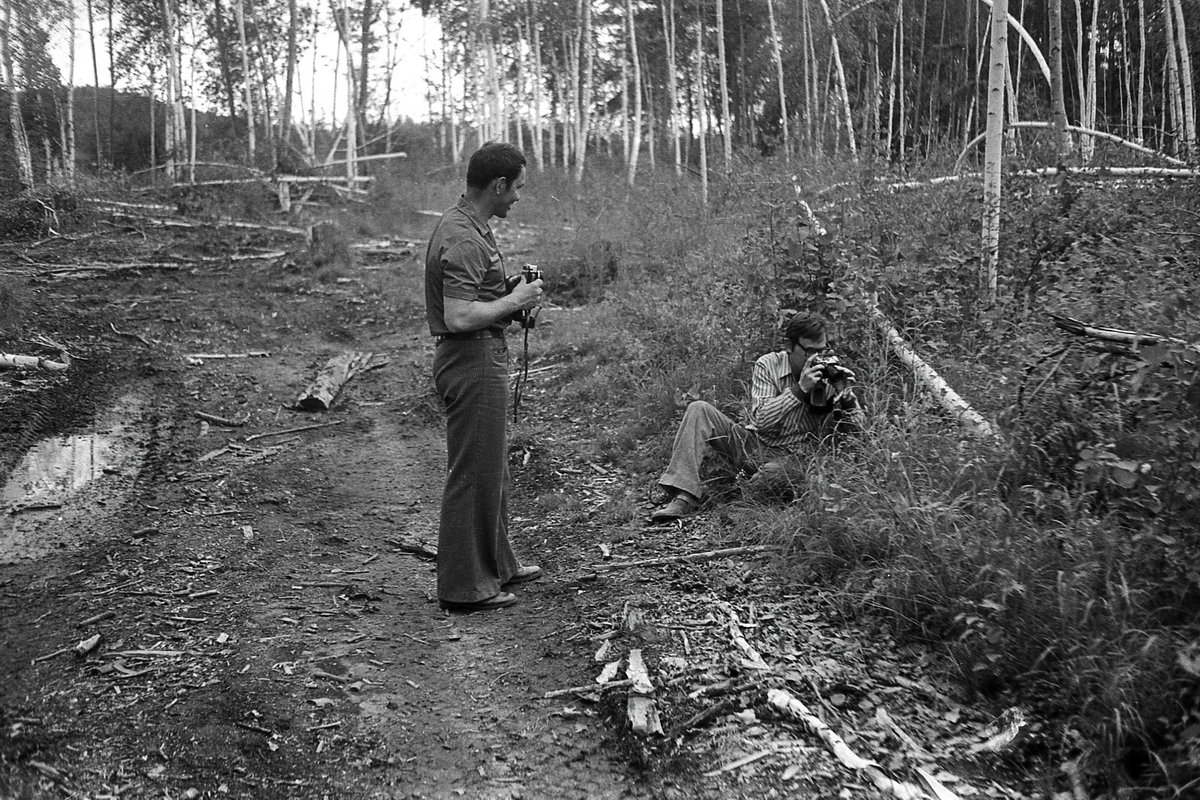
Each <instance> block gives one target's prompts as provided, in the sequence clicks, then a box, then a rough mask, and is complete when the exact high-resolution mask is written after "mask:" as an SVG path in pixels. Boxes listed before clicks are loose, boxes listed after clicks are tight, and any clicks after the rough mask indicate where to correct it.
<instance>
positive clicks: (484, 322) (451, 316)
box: [445, 295, 520, 333]
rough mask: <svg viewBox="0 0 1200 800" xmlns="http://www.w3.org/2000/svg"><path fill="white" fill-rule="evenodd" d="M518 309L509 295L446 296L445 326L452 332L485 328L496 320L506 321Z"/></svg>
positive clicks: (465, 331)
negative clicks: (461, 298)
mask: <svg viewBox="0 0 1200 800" xmlns="http://www.w3.org/2000/svg"><path fill="white" fill-rule="evenodd" d="M518 310H520V309H519V308H518V306H517V305H516V303H514V302H513V300H512V299H511V295H507V296H505V297H501V298H498V299H496V300H487V301H485V300H459V299H458V298H455V297H447V298H446V313H445V320H446V327H447V328H449V329H450V330H451V332H453V333H467V332H468V331H477V330H480V329H482V328H486V327H488V326H489V325H492V324H494V323H496V322H498V321H501V320H505V321H507V318H508V317H511V316H512V315H513V314H514V313H515V312H516V311H518Z"/></svg>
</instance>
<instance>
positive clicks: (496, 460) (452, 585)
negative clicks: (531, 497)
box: [425, 142, 542, 611]
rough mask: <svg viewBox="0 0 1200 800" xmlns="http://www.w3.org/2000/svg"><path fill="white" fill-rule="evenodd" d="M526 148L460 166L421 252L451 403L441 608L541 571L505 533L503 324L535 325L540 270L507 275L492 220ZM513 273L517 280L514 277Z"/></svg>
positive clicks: (501, 597) (478, 599)
mask: <svg viewBox="0 0 1200 800" xmlns="http://www.w3.org/2000/svg"><path fill="white" fill-rule="evenodd" d="M524 185H525V156H524V154H523V153H522V152H521V151H520V150H519V149H517V148H516V147H514V146H512V145H511V144H505V143H497V142H489V143H487V144H485V145H483V147H481V148H479V150H477V151H476V152H475V153H474V154H473V155H472V156H471V160H470V162H469V163H468V165H467V188H466V192H465V193H464V194H463V195H462V197H461V198H460V199H459V201H458V203H457V204H456V205H455V206H454V207H453V208H451V209H449V210H448V211H446V213H445V214H443V215H442V217H441V219H440V220H439V221H438V224H437V227H436V228H434V231H433V235H431V236H430V237H429V246H428V248H427V249H426V252H425V316H426V319H427V321H428V323H429V332H430V333H431V334H432V335H433V336H434V337H435V338H436V340H437V349H436V351H435V353H434V358H433V377H434V384H435V386H436V387H437V392H438V394H439V395H440V396H441V398H442V403H443V405H444V406H445V409H446V451H447V475H446V486H445V489H444V491H443V494H442V513H441V522H440V524H439V528H438V559H437V584H438V601H439V603H440V605H441V607H442V608H444V609H450V610H457V611H483V610H489V609H496V608H504V607H506V606H511V605H512V604H513V603H515V602H517V598H516V596H515V595H513V594H512V593H511V592H508V591H506V588H508V587H511V585H513V584H516V583H520V582H522V581H529V580H533V579H535V578H538V577H540V576H541V574H542V570H541V569H540V568H539V567H536V566H533V565H530V564H527V565H524V566H522V564H521V562H520V561H519V560H518V559H517V557H516V555H515V554H514V553H513V551H512V547H511V545H510V544H509V540H508V490H509V475H508V434H507V430H506V426H505V423H506V418H507V414H508V346H507V343H506V342H505V338H504V337H505V329H506V328H507V327H508V326H509V325H510V324H511V323H512V322H514V321H517V322H520V323H521V324H522V325H526V326H528V325H531V324H532V317H531V316H530V311H531V309H533V308H535V307H536V306H537V305H538V304H539V303H540V302H541V297H542V281H541V279H540V277H539V276H538V275H537V274H535V273H533V272H530V273H529V274H528V275H526V276H525V279H524V280H522V279H521V278H520V276H510V275H509V274H508V271H507V269H506V268H505V264H504V257H503V256H502V255H501V254H500V249H499V248H498V247H497V245H496V238H495V236H493V235H492V230H491V228H490V227H489V226H488V221H489V220H490V219H491V218H492V217H498V218H500V219H504V218H505V217H507V216H508V212H509V210H510V209H511V208H512V207H513V205H514V204H515V203H516V202H517V201H518V200H520V198H521V188H522V187H523V186H524ZM514 278H515V280H514Z"/></svg>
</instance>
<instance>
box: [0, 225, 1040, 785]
mask: <svg viewBox="0 0 1200 800" xmlns="http://www.w3.org/2000/svg"><path fill="white" fill-rule="evenodd" d="M110 211H111V210H110ZM124 213H133V214H134V217H126V216H121V214H124ZM166 219H170V220H172V222H171V223H170V224H167V225H164V224H163V220H166ZM156 220H157V221H156ZM423 234H424V231H423V230H421V229H420V228H419V226H418V225H417V224H415V223H414V224H413V225H412V226H411V227H410V228H409V229H406V230H400V231H398V232H397V233H396V235H394V236H393V237H391V238H390V239H389V241H387V242H386V243H374V244H371V243H359V244H360V247H359V248H358V249H356V250H354V251H352V252H353V253H354V257H353V258H349V257H346V255H345V252H344V251H342V252H341V255H340V256H338V257H333V258H331V257H329V255H328V254H327V253H326V254H322V253H320V252H317V253H310V252H309V250H308V249H307V247H306V245H305V242H304V239H303V238H302V237H301V236H297V235H295V234H294V233H291V232H287V231H284V230H274V231H270V230H262V229H255V228H250V227H233V226H229V225H217V224H200V223H195V222H193V223H186V224H185V223H184V222H183V220H181V219H178V218H174V217H172V216H171V215H169V214H164V213H163V212H162V211H160V210H140V211H138V210H133V211H130V210H128V209H126V210H125V211H120V210H118V211H116V212H111V213H105V214H103V215H96V216H93V217H91V218H81V219H79V220H77V221H76V224H75V225H74V227H73V228H72V229H71V230H70V232H69V235H68V236H59V237H51V238H49V239H44V240H39V241H24V242H8V243H5V244H3V246H2V247H0V290H3V291H4V292H5V294H4V295H0V301H4V302H0V310H4V309H7V314H8V316H7V317H6V320H7V321H6V322H5V321H0V352H21V353H27V354H35V355H43V356H46V357H49V358H58V357H60V356H61V351H60V348H65V349H66V350H68V351H69V353H70V356H71V367H70V369H68V370H67V371H66V372H63V373H53V374H51V373H45V372H42V371H37V370H20V371H18V370H8V371H0V475H3V474H5V473H6V472H8V471H9V470H15V471H14V472H13V477H12V478H11V479H10V483H9V488H8V490H7V491H9V492H10V494H11V495H12V497H13V499H11V500H9V501H8V503H7V505H6V507H5V508H4V509H0V511H3V516H0V548H2V549H0V640H2V641H3V648H0V675H3V676H4V679H3V682H2V683H0V797H5V798H8V797H14V798H26V797H28V798H40V797H61V796H69V797H85V796H86V797H92V798H100V797H118V796H119V797H122V798H148V797H172V798H178V797H256V798H258V797H262V798H270V797H288V798H322V797H330V798H360V797H361V798H369V797H414V798H453V797H469V798H518V797H519V798H643V797H645V798H649V797H711V798H725V797H756V798H758V797H775V796H790V797H833V796H837V795H839V793H840V794H843V795H847V794H848V795H853V796H870V795H872V794H875V793H876V790H875V789H873V788H868V786H867V783H866V779H865V778H864V777H863V776H862V775H861V774H859V773H855V772H852V771H850V770H847V769H846V768H845V767H843V766H842V765H840V764H839V763H838V762H837V760H836V759H835V758H834V757H833V756H832V755H831V754H830V753H829V751H828V750H827V748H826V747H825V745H824V744H823V743H822V742H821V741H820V740H818V739H816V738H815V737H813V736H812V735H811V734H809V733H807V732H806V731H805V730H804V729H803V728H802V727H801V726H799V725H797V724H796V723H794V722H793V721H790V720H787V719H784V718H783V716H782V715H780V714H779V713H778V712H776V711H775V710H774V709H772V708H771V707H770V706H769V705H768V704H767V703H766V701H765V692H766V689H767V688H768V687H770V686H776V687H785V688H787V689H788V690H789V691H791V692H793V693H794V694H796V695H797V696H800V697H804V698H805V702H806V703H808V704H809V705H810V706H811V707H812V708H813V709H814V710H816V711H817V712H818V713H819V714H820V715H821V716H822V717H824V718H825V719H826V720H827V721H828V722H829V724H830V725H831V726H833V727H834V728H836V729H837V730H838V731H839V732H840V733H841V734H842V736H843V738H845V739H846V740H847V742H848V743H849V744H850V745H851V746H852V747H853V748H855V749H856V750H857V751H858V752H860V754H862V755H864V756H866V757H869V758H876V759H878V760H880V761H881V763H883V764H884V765H885V766H887V767H889V768H892V769H895V770H897V777H905V776H908V777H911V775H912V773H911V772H906V770H907V768H908V767H910V766H912V765H914V764H918V765H919V764H924V765H925V767H926V768H927V769H928V770H929V771H931V772H933V773H935V774H936V773H938V772H939V771H940V772H941V774H942V776H943V777H944V778H946V780H947V781H952V780H953V778H954V776H955V775H957V776H958V777H960V778H961V779H962V781H961V782H960V783H958V784H957V788H959V789H961V790H963V792H962V794H963V796H969V795H975V796H981V795H987V796H996V797H1005V796H1026V795H1028V794H1032V793H1037V790H1038V788H1039V785H1038V784H1037V782H1036V781H1034V780H1033V779H1031V778H1029V777H1028V775H1027V773H1026V772H1025V770H1024V768H1022V767H1021V766H1020V764H1021V763H1023V762H1021V761H1018V760H1014V757H1013V756H1002V757H997V758H998V759H999V760H997V759H993V760H986V759H985V760H983V761H981V760H980V759H970V758H967V757H966V755H965V747H964V746H962V742H958V744H957V745H952V744H951V742H953V741H954V740H955V739H956V737H958V738H962V737H964V736H969V735H970V733H971V732H972V731H974V730H977V729H979V728H980V727H981V726H982V725H983V723H984V722H986V721H987V720H989V719H991V717H992V716H993V715H994V712H995V710H996V709H994V708H991V709H988V708H974V709H973V708H971V703H970V702H969V701H968V699H967V698H964V697H961V696H960V695H957V693H956V691H955V690H954V689H953V687H952V685H951V684H950V683H948V682H945V681H942V680H940V679H939V677H938V675H939V672H938V666H937V660H936V659H935V658H933V657H932V656H931V655H930V654H929V653H927V652H924V651H921V650H911V649H901V648H898V647H897V646H896V645H895V643H894V642H893V641H892V640H891V638H890V637H889V636H888V635H887V633H886V632H884V631H881V630H876V629H874V628H873V627H871V626H870V625H869V624H862V623H859V622H856V621H854V620H851V619H849V618H847V617H846V616H845V615H843V614H842V613H840V612H839V611H838V610H837V606H836V604H834V603H832V602H830V598H828V597H826V596H824V595H823V594H822V593H821V592H819V591H817V590H815V589H810V588H808V587H802V586H788V585H786V584H784V583H783V582H781V580H780V579H779V577H778V573H777V571H776V568H777V566H778V563H777V559H778V556H774V555H772V554H771V553H763V552H749V551H747V552H742V553H738V554H735V555H731V556H727V557H723V558H715V559H711V558H710V559H705V560H700V561H696V562H672V563H667V564H665V565H657V566H656V565H650V566H643V567H614V566H613V564H614V563H620V562H623V561H628V560H631V559H649V558H654V557H660V556H668V557H669V556H677V555H682V554H687V553H698V552H703V551H707V550H713V549H716V548H736V547H744V546H747V545H753V544H756V543H755V542H753V541H752V540H750V539H748V538H744V532H739V531H737V530H735V529H731V528H730V526H729V525H727V524H726V523H727V520H725V519H723V518H722V516H721V515H722V511H721V509H720V507H716V508H713V509H711V510H708V511H706V512H705V513H704V514H702V515H700V516H699V517H698V518H695V519H693V520H689V521H688V522H687V523H686V524H684V525H676V526H664V527H646V526H645V525H643V524H642V522H641V520H640V519H636V520H628V519H622V518H621V517H620V516H619V515H613V514H607V513H603V510H604V508H605V507H606V504H607V503H609V502H610V501H611V500H612V498H614V497H617V496H620V495H621V494H622V493H624V492H626V491H628V489H629V487H630V486H631V485H639V486H643V485H644V486H647V487H648V486H649V485H650V484H651V483H652V481H651V480H648V477H649V476H633V475H628V474H626V473H624V472H623V471H622V470H621V469H619V468H617V467H615V466H613V465H612V464H606V463H603V462H602V460H601V459H600V458H599V457H598V456H597V452H598V451H597V448H596V446H595V439H596V436H597V433H596V427H595V426H596V425H598V424H599V423H598V422H597V421H595V420H592V419H590V418H589V410H588V409H578V408H570V407H567V406H565V405H563V403H562V402H561V401H560V400H559V398H558V395H557V394H556V392H555V389H554V386H553V384H552V382H551V381H539V380H538V378H537V376H536V374H535V376H534V377H533V378H531V382H530V384H529V386H528V388H527V392H526V399H525V404H524V409H525V411H524V414H523V416H522V418H521V421H520V422H519V423H517V424H516V425H515V426H514V430H513V441H514V447H513V453H512V469H513V476H514V489H515V493H516V500H515V503H514V504H513V508H514V520H513V522H514V543H515V546H516V548H517V550H518V553H519V554H520V555H521V556H522V557H523V558H524V559H525V560H526V561H529V562H534V563H538V564H540V565H541V566H542V567H543V568H544V569H545V571H546V576H545V577H544V578H543V579H542V580H540V581H537V582H534V583H531V584H528V585H526V586H523V587H522V588H521V590H520V592H519V594H520V598H521V600H520V603H519V604H518V605H517V606H515V607H513V608H510V609H505V610H502V611H499V612H490V613H486V614H465V615H464V614H448V613H446V612H444V611H440V610H439V609H438V606H437V603H436V599H435V581H434V573H433V564H432V561H431V560H430V557H429V551H430V550H432V549H434V548H435V547H436V524H437V514H438V503H439V500H440V491H441V485H442V480H443V475H444V458H445V451H444V441H443V430H442V422H441V415H440V410H439V407H438V402H437V399H436V396H435V395H434V394H433V393H432V391H431V386H430V379H429V366H430V363H431V360H432V343H431V341H430V339H429V337H428V335H427V330H426V329H425V325H424V322H423V319H424V317H423V297H422V293H421V290H420V286H421V283H420V279H421V253H422V250H423V248H422V245H421V238H422V236H423ZM502 235H503V236H504V237H505V242H504V243H503V244H504V246H505V247H507V248H511V249H525V250H529V249H530V248H534V247H536V241H533V240H530V239H529V238H528V237H530V236H531V235H532V234H531V233H530V232H529V231H525V230H522V229H521V228H518V227H514V228H512V229H508V230H505V231H503V232H502ZM335 255H336V254H335ZM5 287H8V288H7V289H6V288H5ZM553 313H554V312H553V310H551V311H550V312H548V313H547V314H546V315H545V317H546V318H552V316H553ZM347 350H356V351H361V352H369V353H372V354H374V356H373V360H372V364H373V365H380V364H381V366H378V367H377V368H374V369H370V370H368V371H365V372H363V373H361V374H359V375H357V376H356V377H355V378H354V379H353V380H352V381H351V382H350V383H349V384H348V385H347V386H346V388H345V389H344V390H343V392H342V393H341V395H340V396H339V397H338V400H337V402H336V403H335V405H334V407H333V408H332V409H331V410H329V411H327V412H323V413H307V412H300V411H297V410H294V408H293V406H294V403H295V400H296V398H297V396H298V394H299V392H300V391H301V390H302V389H303V388H304V387H305V386H306V384H307V383H308V381H309V380H310V379H311V378H312V377H313V376H314V375H315V374H316V373H317V372H318V371H319V370H320V368H321V367H322V366H323V365H324V364H325V363H326V361H327V360H328V359H329V358H331V357H333V356H335V355H337V354H339V353H342V352H345V351H347ZM512 351H513V352H514V355H517V356H519V354H520V344H519V340H516V341H514V344H513V347H512ZM250 353H262V354H264V355H248V354H250ZM212 355H232V356H245V357H232V358H214V357H211V356H212ZM515 366H516V364H515V363H514V367H515ZM196 412H204V413H206V414H210V415H216V416H219V417H222V418H226V419H229V420H233V421H237V422H244V425H241V426H239V427H227V426H222V425H220V424H214V423H211V422H205V421H202V420H201V419H199V418H198V417H197V416H196ZM312 426H319V427H312ZM296 428H304V429H303V430H296V431H294V432H290V433H287V432H286V431H289V430H291V429H296ZM70 435H76V436H78V437H80V438H78V439H74V440H69V439H67V438H65V437H68V436H70ZM46 441H48V442H49V444H48V445H39V444H38V443H39V442H46ZM55 443H57V446H58V448H59V450H61V449H62V448H63V447H68V446H69V447H70V448H72V454H71V457H70V459H69V460H70V461H71V463H73V464H75V463H78V461H79V458H81V456H80V453H81V452H83V451H85V450H86V451H87V453H88V457H89V458H90V459H91V461H88V462H87V463H88V464H89V465H90V466H88V467H87V468H86V469H87V470H88V472H87V474H85V475H83V476H82V479H81V480H78V481H76V483H77V484H78V485H75V484H72V485H71V486H68V487H67V488H65V489H64V488H62V487H61V486H60V487H58V488H56V489H54V490H53V491H54V492H56V493H52V494H50V495H47V494H44V493H43V494H42V495H37V494H36V492H35V493H34V495H33V499H32V500H30V498H29V497H28V496H26V495H28V494H29V491H33V490H34V489H36V487H32V486H30V485H20V486H18V485H16V483H14V482H17V483H19V482H20V480H21V475H23V474H24V472H23V470H25V469H27V468H28V464H27V462H28V458H27V457H26V453H28V452H30V451H31V448H33V450H34V451H36V450H37V448H38V447H39V446H45V447H48V448H49V450H48V451H47V453H48V455H47V458H50V459H51V460H53V458H52V455H51V454H50V452H51V451H54V449H55V447H56V445H55ZM23 459H24V460H23ZM76 477H77V478H78V477H79V476H78V475H77V476H76ZM27 490H29V491H27ZM22 498H23V499H22ZM47 498H49V499H47ZM647 499H649V495H648V493H647ZM46 506H49V507H46ZM648 509H649V506H648V505H647V506H645V507H644V508H642V509H639V510H638V513H639V515H640V514H641V513H644V512H645V511H647V510H648ZM721 603H728V604H729V608H732V609H734V610H736V611H737V613H738V614H739V616H740V620H741V622H742V623H743V624H742V626H741V627H740V629H739V630H740V631H741V633H742V634H744V636H745V637H746V639H747V640H748V641H749V642H750V643H751V644H752V646H753V647H755V648H756V649H757V651H758V652H759V653H761V654H762V656H763V658H764V659H765V660H766V662H767V663H768V664H769V666H770V668H769V669H767V670H760V669H755V668H753V666H752V665H751V664H750V663H749V661H748V660H747V658H746V653H745V652H744V651H743V650H739V649H738V647H737V646H735V644H734V642H733V639H732V636H731V631H732V630H733V629H731V628H730V626H729V624H728V619H727V616H726V615H725V613H724V611H723V607H722V606H721V605H720V604H721ZM95 635H99V637H100V638H99V641H98V643H96V644H95V646H94V647H92V648H91V649H90V650H88V651H87V652H86V653H77V652H75V649H74V648H75V646H76V645H77V644H79V643H81V642H85V641H86V640H88V639H89V638H91V637H93V636H95ZM632 650H639V651H640V652H641V653H642V654H643V655H644V657H645V660H646V662H647V665H648V667H649V670H650V674H651V676H652V678H653V680H654V684H655V702H656V707H657V710H658V712H659V715H660V719H661V724H662V727H663V728H664V729H665V732H664V735H656V734H641V733H637V732H634V731H632V730H631V729H630V726H629V722H628V721H627V718H626V703H627V698H628V689H627V688H617V689H609V690H606V691H601V690H593V691H584V692H568V693H564V694H561V695H558V696H552V697H546V696H545V695H546V693H548V692H554V691H556V690H562V689H568V688H571V687H579V686H587V685H594V683H595V679H596V677H597V675H598V674H599V673H600V670H601V668H602V667H603V666H604V663H605V662H608V661H614V660H618V659H622V671H621V673H620V674H618V675H617V678H624V677H625V675H624V665H625V664H626V663H627V657H628V655H629V653H630V651H632ZM889 709H890V715H889V714H888V713H884V714H883V715H881V714H880V711H881V710H883V711H885V712H886V711H888V710H889ZM885 719H890V720H892V721H893V723H894V725H896V726H898V727H899V729H901V730H907V731H908V733H909V734H910V735H911V737H912V738H914V739H917V740H921V741H922V742H924V743H925V745H924V746H925V747H926V748H928V750H929V751H931V752H930V753H925V754H924V755H921V754H920V753H919V749H920V748H913V747H910V746H909V745H907V744H905V743H904V742H903V741H902V739H900V738H897V737H898V734H897V733H896V727H889V726H888V725H887V724H885V722H884V720H885ZM1031 730H1033V732H1034V733H1033V735H1032V736H1030V737H1027V741H1029V742H1033V743H1034V744H1032V745H1027V746H1026V749H1025V750H1024V751H1022V752H1021V755H1022V756H1023V757H1024V756H1029V755H1036V754H1037V745H1036V741H1037V734H1036V731H1037V725H1036V724H1035V725H1034V726H1032V728H1031ZM938 742H941V743H942V744H944V745H945V747H940V746H939V745H938V744H937V743H938ZM932 754H936V755H937V757H935V756H934V755H932ZM935 762H936V764H935ZM950 773H954V775H951V774H950ZM905 779H908V778H907V777H905ZM968 790H969V791H968Z"/></svg>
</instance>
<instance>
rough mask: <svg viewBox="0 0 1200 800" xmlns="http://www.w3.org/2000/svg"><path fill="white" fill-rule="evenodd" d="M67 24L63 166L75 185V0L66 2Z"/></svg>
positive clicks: (70, 184) (69, 182)
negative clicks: (69, 52) (65, 117)
mask: <svg viewBox="0 0 1200 800" xmlns="http://www.w3.org/2000/svg"><path fill="white" fill-rule="evenodd" d="M67 25H69V26H70V29H69V30H70V33H69V35H68V42H67V46H68V47H69V48H70V49H71V54H70V56H68V58H67V135H66V136H65V137H64V142H63V148H64V149H65V151H66V152H65V153H64V154H63V166H64V167H65V169H66V172H67V185H69V186H72V187H73V186H75V0H68V2H67Z"/></svg>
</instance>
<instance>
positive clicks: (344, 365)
mask: <svg viewBox="0 0 1200 800" xmlns="http://www.w3.org/2000/svg"><path fill="white" fill-rule="evenodd" d="M371 355H372V354H371V353H358V352H354V351H350V352H346V353H342V354H340V355H337V356H334V357H333V358H331V359H330V360H329V363H327V364H326V365H325V368H324V369H322V370H321V372H320V373H319V374H318V375H317V377H316V379H315V380H314V381H313V382H312V383H311V384H309V386H308V388H307V389H305V390H304V391H303V392H301V393H300V397H299V398H297V400H296V406H297V407H298V408H300V409H302V410H304V411H328V410H329V408H330V406H332V405H333V401H334V400H335V399H336V398H337V395H338V393H339V392H340V391H341V390H342V387H343V386H345V385H346V384H347V383H349V382H350V380H351V379H352V378H353V377H354V376H355V375H357V374H358V373H359V372H360V371H362V369H363V368H364V367H365V366H366V364H367V362H369V361H370V360H371Z"/></svg>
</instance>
